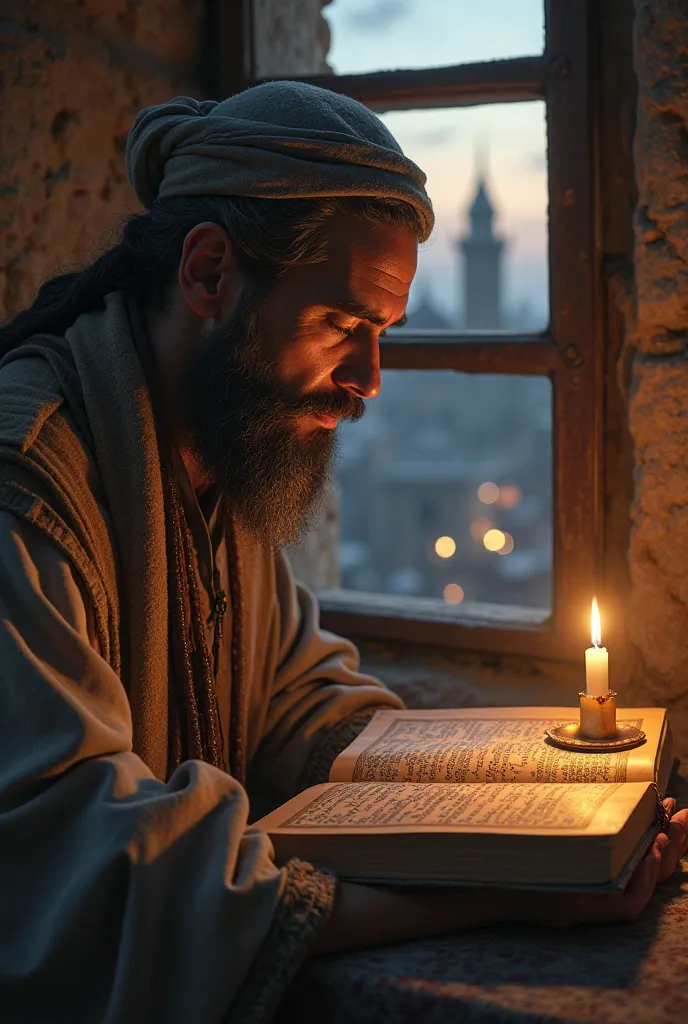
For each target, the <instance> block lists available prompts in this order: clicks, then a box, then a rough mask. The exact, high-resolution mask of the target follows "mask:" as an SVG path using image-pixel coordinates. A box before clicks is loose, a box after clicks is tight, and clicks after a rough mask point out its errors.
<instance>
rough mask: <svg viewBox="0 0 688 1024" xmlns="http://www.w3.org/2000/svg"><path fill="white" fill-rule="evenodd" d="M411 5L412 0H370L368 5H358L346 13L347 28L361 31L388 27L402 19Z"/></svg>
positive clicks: (408, 11)
mask: <svg viewBox="0 0 688 1024" xmlns="http://www.w3.org/2000/svg"><path fill="white" fill-rule="evenodd" d="M412 7H413V0H371V2H370V3H369V4H368V6H362V7H358V8H356V9H355V10H353V11H349V12H348V13H347V15H346V24H347V26H348V27H349V28H352V29H358V30H363V31H371V30H375V29H383V28H390V27H391V26H392V25H394V24H395V23H396V22H399V21H403V20H404V18H405V17H406V15H407V14H409V13H410V11H411V8H412Z"/></svg>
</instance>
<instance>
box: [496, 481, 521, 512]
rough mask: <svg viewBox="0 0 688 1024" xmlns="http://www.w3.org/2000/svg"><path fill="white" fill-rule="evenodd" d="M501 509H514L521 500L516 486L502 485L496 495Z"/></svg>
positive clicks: (519, 489)
mask: <svg viewBox="0 0 688 1024" xmlns="http://www.w3.org/2000/svg"><path fill="white" fill-rule="evenodd" d="M497 497H498V499H499V504H500V506H501V507H502V508H515V507H516V506H517V505H518V503H519V501H520V500H521V498H522V493H521V488H520V487H519V486H518V484H502V486H501V487H500V488H499V493H498V495H497Z"/></svg>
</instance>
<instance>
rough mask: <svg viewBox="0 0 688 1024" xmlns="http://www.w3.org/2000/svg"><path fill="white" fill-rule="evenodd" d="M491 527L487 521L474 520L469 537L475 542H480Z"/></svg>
mask: <svg viewBox="0 0 688 1024" xmlns="http://www.w3.org/2000/svg"><path fill="white" fill-rule="evenodd" d="M491 526H492V523H491V522H490V520H489V519H474V520H473V522H472V523H471V537H472V538H473V540H475V541H478V542H480V541H482V539H483V537H484V536H485V534H486V533H487V531H488V530H489V529H490V527H491Z"/></svg>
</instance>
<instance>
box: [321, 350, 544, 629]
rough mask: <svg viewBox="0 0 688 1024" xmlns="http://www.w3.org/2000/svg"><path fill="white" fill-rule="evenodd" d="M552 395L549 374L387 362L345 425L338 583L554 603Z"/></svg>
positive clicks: (446, 599)
mask: <svg viewBox="0 0 688 1024" xmlns="http://www.w3.org/2000/svg"><path fill="white" fill-rule="evenodd" d="M551 406H552V398H551V385H550V382H549V380H547V379H546V378H544V377H508V376H493V375H487V374H480V375H468V374H456V373H452V372H447V371H442V370H432V371H408V370H390V371H387V372H386V373H385V374H384V380H383V387H382V392H381V394H380V397H379V398H376V399H375V400H374V401H372V402H370V403H369V404H368V410H367V413H366V416H365V417H364V419H363V420H361V421H360V422H359V423H354V424H344V425H343V426H342V427H341V428H340V429H341V448H340V463H339V468H338V483H339V488H340V492H341V498H340V500H341V508H340V529H341V535H340V536H341V540H340V549H339V562H340V573H341V585H342V586H343V587H344V588H346V589H350V590H363V591H372V592H375V593H382V594H393V595H395V596H406V597H408V598H409V599H413V598H415V597H425V598H428V597H430V598H436V599H437V600H438V601H439V602H443V604H444V605H445V606H446V607H447V608H448V609H450V608H457V609H458V608H459V607H460V605H461V604H462V603H463V602H472V601H482V602H490V603H497V604H506V605H521V606H525V607H531V608H538V609H543V610H546V611H548V610H549V609H550V607H551V589H552V452H551V449H552V409H551Z"/></svg>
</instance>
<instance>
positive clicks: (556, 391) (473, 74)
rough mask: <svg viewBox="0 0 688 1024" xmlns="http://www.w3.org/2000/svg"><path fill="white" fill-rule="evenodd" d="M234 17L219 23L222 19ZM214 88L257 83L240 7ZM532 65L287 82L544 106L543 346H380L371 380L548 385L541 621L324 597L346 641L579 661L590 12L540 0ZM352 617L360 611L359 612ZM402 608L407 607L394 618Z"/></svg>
mask: <svg viewBox="0 0 688 1024" xmlns="http://www.w3.org/2000/svg"><path fill="white" fill-rule="evenodd" d="M230 7H231V8H232V9H231V11H229V10H228V8H230ZM217 8H218V11H217V15H216V21H215V25H214V28H215V38H216V40H217V44H216V53H217V57H216V62H215V72H216V74H215V81H216V86H217V87H218V89H219V91H220V93H221V95H230V94H231V93H232V92H235V91H237V90H238V89H240V88H245V87H246V86H248V85H254V84H258V82H260V81H265V80H266V79H258V78H256V77H255V76H254V74H253V60H252V52H253V47H252V31H253V28H252V22H253V18H252V3H251V0H237V2H236V3H235V4H233V5H227V4H218V5H217ZM544 8H545V49H544V52H543V53H542V54H541V55H539V56H527V57H518V58H512V59H507V60H497V61H486V62H481V63H475V64H462V65H456V66H454V67H445V68H429V69H420V70H398V71H378V72H370V73H362V74H351V75H335V74H318V75H309V76H296V75H293V76H292V75H290V76H289V77H290V78H294V79H296V80H299V81H306V82H311V83H313V84H315V85H320V86H323V87H324V88H329V89H334V90H335V91H338V92H343V93H346V94H347V95H349V96H353V97H354V98H356V99H359V100H360V101H361V102H363V103H366V104H367V105H368V106H370V107H371V108H372V109H373V110H376V111H377V112H382V111H389V110H408V109H418V108H422V107H426V108H429V107H440V106H445V107H447V106H452V107H453V106H456V107H458V106H475V105H482V104H488V103H497V102H499V103H502V102H520V101H526V100H544V102H545V105H546V117H547V142H548V154H547V155H548V189H549V219H548V221H549V223H548V236H549V288H550V323H549V326H548V327H547V329H546V330H545V331H543V332H542V333H532V334H522V335H513V334H508V335H504V334H495V335H490V334H484V335H480V336H476V335H475V334H461V333H455V334H451V335H445V334H442V335H438V334H432V332H429V333H427V334H425V333H424V332H411V331H409V330H406V329H405V330H404V331H403V332H401V331H400V332H399V333H398V334H396V332H395V334H394V335H393V336H389V335H388V336H387V337H386V338H384V339H382V340H381V361H382V368H383V369H407V370H423V369H446V370H454V371H458V372H462V373H494V374H513V375H516V376H524V375H533V376H546V377H548V378H549V379H550V381H551V383H552V393H553V409H552V425H553V435H552V447H553V467H552V469H553V489H552V496H553V565H552V581H553V586H552V610H551V615H550V616H549V617H548V618H547V620H546V621H545V622H542V623H539V624H537V623H533V621H532V619H533V617H532V615H529V614H528V613H527V612H525V613H523V614H519V613H518V611H517V610H512V612H511V614H510V609H509V608H508V606H505V607H500V608H490V607H489V606H483V607H482V608H481V609H478V611H477V613H476V612H475V610H474V613H473V614H470V615H469V614H467V613H466V610H464V609H463V607H462V608H460V609H458V610H457V609H452V610H451V617H450V615H449V614H446V615H443V614H440V613H439V612H438V613H437V614H430V613H429V612H419V611H418V610H416V611H415V612H414V610H413V602H412V600H409V601H408V611H406V610H405V608H404V610H400V603H399V601H398V600H395V599H389V600H388V599H386V598H385V597H384V596H383V595H380V596H379V597H376V598H375V599H373V600H370V599H368V598H369V597H370V596H369V595H368V596H367V598H366V600H363V599H362V597H361V595H359V594H357V592H356V591H341V592H332V591H329V592H326V593H325V594H323V595H322V598H321V608H322V621H323V624H324V625H325V626H326V627H327V628H330V629H333V630H335V631H337V632H340V633H344V634H346V635H353V636H357V637H362V638H368V639H374V640H392V641H396V640H402V641H406V642H409V641H410V642H414V643H431V644H435V645H441V646H444V647H460V648H464V649H470V650H477V651H490V652H498V653H504V654H515V655H534V656H540V657H547V658H556V659H561V658H564V659H567V658H571V659H573V658H579V657H580V651H581V644H585V645H586V646H587V636H588V633H587V630H588V626H587V621H588V613H589V607H590V600H591V598H592V596H593V594H594V593H595V592H596V591H597V590H599V586H600V583H601V571H602V554H603V551H602V512H603V510H602V499H601V496H602V493H603V492H602V471H603V401H604V391H603V388H604V380H603V347H602V335H603V331H602V306H601V296H602V287H601V259H600V245H599V220H598V218H599V213H598V204H597V191H598V189H597V182H596V148H597V147H596V139H595V121H594V115H593V111H594V107H593V99H594V91H595V87H596V79H597V67H596V64H595V56H596V53H595V46H594V41H595V28H596V25H595V19H594V5H593V3H592V0H545V2H544ZM357 605H358V607H357ZM405 607H406V606H405Z"/></svg>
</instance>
